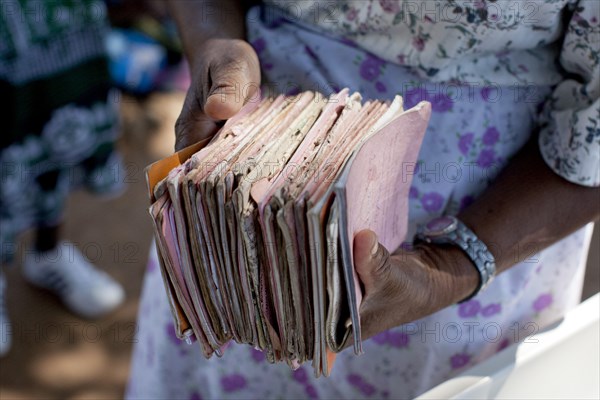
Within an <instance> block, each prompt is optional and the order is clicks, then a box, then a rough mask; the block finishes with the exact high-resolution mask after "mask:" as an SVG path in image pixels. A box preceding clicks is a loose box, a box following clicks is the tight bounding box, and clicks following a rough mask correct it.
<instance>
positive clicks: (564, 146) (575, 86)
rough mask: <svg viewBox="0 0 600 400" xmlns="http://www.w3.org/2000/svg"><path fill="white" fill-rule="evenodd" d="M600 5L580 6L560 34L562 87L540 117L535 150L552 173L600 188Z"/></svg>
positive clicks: (582, 0)
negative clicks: (561, 37) (562, 37)
mask: <svg viewBox="0 0 600 400" xmlns="http://www.w3.org/2000/svg"><path fill="white" fill-rule="evenodd" d="M599 19H600V1H598V0H579V1H577V2H576V3H575V9H574V11H573V14H572V17H571V19H570V21H569V25H568V27H567V29H566V32H565V37H564V42H563V45H562V49H561V53H560V64H561V66H562V67H563V69H564V70H565V72H566V74H565V77H566V78H565V80H564V81H562V82H561V83H560V84H558V86H557V87H556V89H555V90H554V92H553V93H552V96H551V98H550V99H549V101H548V102H547V103H546V105H545V107H544V110H543V111H542V115H541V119H540V122H541V128H540V136H539V145H540V151H541V153H542V157H543V158H544V160H545V161H546V163H547V164H548V166H549V167H550V168H552V170H554V171H555V172H556V173H557V174H559V175H560V176H562V177H563V178H565V179H567V180H568V181H570V182H573V183H577V184H580V185H584V186H600V23H599V21H598V20H599Z"/></svg>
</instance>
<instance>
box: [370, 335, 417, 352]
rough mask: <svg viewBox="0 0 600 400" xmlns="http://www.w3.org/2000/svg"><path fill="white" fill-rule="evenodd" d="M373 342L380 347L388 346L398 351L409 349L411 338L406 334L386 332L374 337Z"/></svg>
mask: <svg viewBox="0 0 600 400" xmlns="http://www.w3.org/2000/svg"><path fill="white" fill-rule="evenodd" d="M372 339H373V341H374V342H375V343H377V344H378V345H385V344H388V345H390V346H392V347H395V348H397V349H400V348H403V347H408V342H409V340H410V337H409V336H408V335H407V334H406V333H405V332H391V331H385V332H382V333H380V334H378V335H375V336H373V338H372Z"/></svg>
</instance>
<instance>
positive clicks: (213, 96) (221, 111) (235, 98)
mask: <svg viewBox="0 0 600 400" xmlns="http://www.w3.org/2000/svg"><path fill="white" fill-rule="evenodd" d="M209 76H210V80H209V82H210V83H211V85H210V88H209V90H208V94H207V98H206V103H205V104H204V112H205V113H206V115H207V116H208V117H210V118H212V119H213V120H216V121H222V120H226V119H229V118H231V117H233V116H234V115H235V114H236V113H237V112H239V111H240V110H241V108H242V107H243V106H244V104H246V102H247V101H248V100H249V99H251V98H252V97H253V96H255V95H256V93H257V92H258V90H259V87H260V68H259V64H258V58H257V57H256V53H255V52H254V50H252V51H246V52H245V53H244V57H242V58H238V59H235V60H233V61H224V62H220V63H218V64H214V65H212V66H211V67H210V69H209Z"/></svg>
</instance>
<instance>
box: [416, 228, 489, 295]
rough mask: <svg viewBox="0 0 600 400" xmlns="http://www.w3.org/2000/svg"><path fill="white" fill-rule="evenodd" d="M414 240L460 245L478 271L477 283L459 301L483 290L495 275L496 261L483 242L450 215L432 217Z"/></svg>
mask: <svg viewBox="0 0 600 400" xmlns="http://www.w3.org/2000/svg"><path fill="white" fill-rule="evenodd" d="M415 239H416V240H421V241H424V242H427V243H433V244H453V245H456V246H458V247H460V248H461V249H462V250H463V251H464V252H465V254H466V255H467V256H468V257H469V259H470V260H471V261H472V262H473V264H474V266H475V268H476V269H477V272H478V273H479V285H478V287H477V289H475V291H474V292H473V293H472V294H471V295H470V296H468V297H467V298H465V299H463V300H462V301H460V302H461V303H462V302H464V301H467V300H469V299H471V298H473V297H475V296H476V295H477V294H478V293H479V292H481V291H482V290H484V289H485V288H486V287H487V286H488V285H489V284H490V283H491V282H492V280H493V279H494V276H495V275H496V261H495V259H494V256H493V255H492V253H491V252H490V251H489V249H488V248H487V246H486V245H485V243H483V242H482V241H481V240H480V239H479V238H478V237H477V235H475V233H474V232H473V231H472V230H471V229H469V228H468V227H467V226H466V225H465V224H464V223H462V222H461V221H460V220H458V219H457V218H455V217H452V216H443V217H438V218H434V219H432V220H431V221H429V222H428V223H427V224H425V225H424V226H423V227H422V228H421V229H419V232H418V233H417V235H416V237H415Z"/></svg>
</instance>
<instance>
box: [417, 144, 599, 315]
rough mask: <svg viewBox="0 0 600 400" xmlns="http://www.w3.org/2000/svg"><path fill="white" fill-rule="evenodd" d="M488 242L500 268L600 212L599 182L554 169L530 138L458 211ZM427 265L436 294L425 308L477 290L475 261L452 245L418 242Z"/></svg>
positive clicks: (526, 256) (527, 256)
mask: <svg viewBox="0 0 600 400" xmlns="http://www.w3.org/2000/svg"><path fill="white" fill-rule="evenodd" d="M457 217H458V218H459V219H460V220H461V221H463V222H464V223H465V224H466V225H467V226H468V227H469V228H471V230H473V232H475V234H476V235H477V236H478V237H479V238H480V239H481V240H482V241H483V242H484V243H485V244H486V245H487V246H488V248H489V250H490V252H491V253H492V255H493V256H494V258H495V261H496V270H497V273H500V272H503V271H505V270H507V269H509V268H510V267H512V266H513V265H515V264H517V263H518V262H521V261H524V260H526V259H529V260H531V261H532V262H533V260H534V258H533V257H534V255H535V253H537V252H539V251H540V250H542V249H544V248H546V247H548V246H550V245H551V244H553V243H555V242H557V241H558V240H560V239H562V238H564V237H566V236H567V235H569V234H570V233H573V232H575V231H576V230H577V229H579V228H581V227H582V226H584V225H585V224H586V223H588V222H590V221H595V220H598V219H599V217H600V188H589V187H585V186H580V185H575V184H573V183H570V182H568V181H566V180H565V179H563V178H561V177H560V176H558V175H556V174H555V173H554V172H553V171H552V170H551V169H550V168H548V166H547V165H546V164H545V162H544V161H543V159H542V157H541V155H540V154H539V150H538V147H537V145H536V143H533V142H532V143H529V144H528V145H527V146H526V147H525V148H523V149H522V150H521V151H520V152H519V153H518V154H517V155H516V156H515V157H514V159H513V160H511V161H510V163H509V165H508V166H507V167H506V168H505V169H504V170H503V171H502V172H501V173H500V175H499V176H498V177H497V178H496V180H495V181H494V182H493V183H492V184H491V185H490V187H489V188H488V189H487V190H486V191H485V192H484V193H483V194H482V195H481V196H480V197H479V198H478V199H477V200H476V201H475V202H474V203H473V204H472V205H471V206H469V207H468V208H467V209H465V210H464V211H463V212H461V213H460V214H459V215H458V216H457ZM417 250H418V254H420V257H421V258H423V259H424V260H425V262H424V265H427V266H428V267H429V273H428V276H429V281H430V282H431V285H433V287H434V289H433V291H432V292H433V293H434V295H433V298H432V299H431V301H428V302H427V303H426V304H427V305H428V306H431V309H428V310H427V314H429V313H432V312H434V311H437V310H439V309H441V308H444V307H446V306H448V305H449V304H453V303H456V302H458V301H460V300H462V299H465V298H466V297H467V296H469V295H470V294H472V293H473V291H474V290H476V288H477V285H478V282H479V277H478V274H477V272H476V270H475V268H474V266H473V263H472V261H471V260H470V259H469V258H468V257H467V255H466V254H465V253H464V252H463V251H462V250H460V249H459V248H458V247H456V246H453V245H432V244H426V243H422V242H421V243H419V244H418V245H417Z"/></svg>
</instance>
